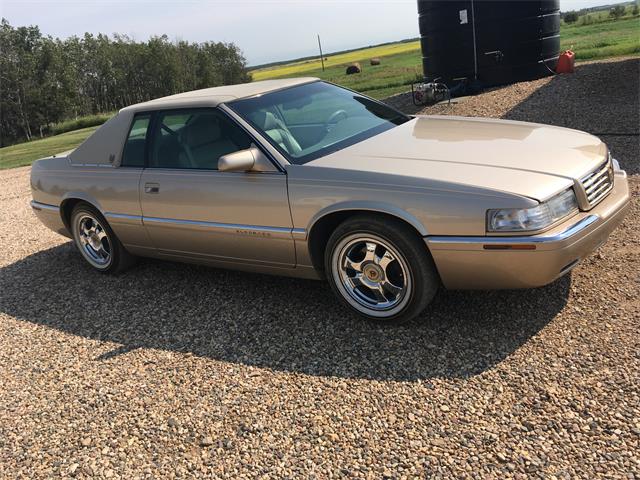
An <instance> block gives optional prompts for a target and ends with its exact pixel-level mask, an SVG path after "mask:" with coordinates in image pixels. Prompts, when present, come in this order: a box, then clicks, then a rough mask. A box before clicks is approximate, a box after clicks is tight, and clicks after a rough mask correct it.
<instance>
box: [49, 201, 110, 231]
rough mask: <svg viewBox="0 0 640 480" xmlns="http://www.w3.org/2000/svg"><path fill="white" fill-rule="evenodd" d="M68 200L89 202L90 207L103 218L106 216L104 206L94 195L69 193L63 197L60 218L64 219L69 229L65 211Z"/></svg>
mask: <svg viewBox="0 0 640 480" xmlns="http://www.w3.org/2000/svg"><path fill="white" fill-rule="evenodd" d="M68 200H82V201H84V202H87V203H88V204H89V205H91V206H93V207H95V208H97V209H98V211H99V212H100V213H101V214H102V215H103V216H104V215H105V211H104V209H103V208H102V205H101V204H100V202H99V201H98V200H97V199H96V198H95V197H94V196H93V195H89V194H88V193H86V192H67V193H65V194H64V195H63V196H62V200H61V201H60V216H61V217H62V220H63V221H64V223H65V225H66V226H67V228H69V225H67V221H66V220H65V218H64V213H63V211H64V205H65V203H67V201H68Z"/></svg>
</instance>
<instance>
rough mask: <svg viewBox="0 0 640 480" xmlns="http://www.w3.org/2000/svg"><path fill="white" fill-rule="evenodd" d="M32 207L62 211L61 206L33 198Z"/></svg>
mask: <svg viewBox="0 0 640 480" xmlns="http://www.w3.org/2000/svg"><path fill="white" fill-rule="evenodd" d="M31 208H33V209H34V210H47V211H50V212H56V213H57V212H59V211H60V207H56V206H55V205H49V204H47V203H40V202H36V201H35V200H31Z"/></svg>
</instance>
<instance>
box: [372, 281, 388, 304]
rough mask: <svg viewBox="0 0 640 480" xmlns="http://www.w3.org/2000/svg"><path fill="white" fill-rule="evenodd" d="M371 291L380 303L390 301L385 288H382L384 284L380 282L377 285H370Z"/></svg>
mask: <svg viewBox="0 0 640 480" xmlns="http://www.w3.org/2000/svg"><path fill="white" fill-rule="evenodd" d="M369 291H370V292H371V293H373V296H374V297H375V298H376V301H377V302H378V303H386V302H388V300H387V297H385V295H384V289H383V288H382V284H378V285H376V286H375V287H369Z"/></svg>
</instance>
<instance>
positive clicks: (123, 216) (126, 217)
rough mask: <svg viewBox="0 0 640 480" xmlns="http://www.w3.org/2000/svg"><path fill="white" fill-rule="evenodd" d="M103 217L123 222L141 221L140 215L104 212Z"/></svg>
mask: <svg viewBox="0 0 640 480" xmlns="http://www.w3.org/2000/svg"><path fill="white" fill-rule="evenodd" d="M104 216H105V217H106V218H116V219H123V220H142V217H141V216H140V215H127V214H125V213H111V212H106V213H105V214H104Z"/></svg>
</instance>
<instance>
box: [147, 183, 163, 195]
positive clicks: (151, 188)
mask: <svg viewBox="0 0 640 480" xmlns="http://www.w3.org/2000/svg"><path fill="white" fill-rule="evenodd" d="M158 192H160V184H159V183H145V184H144V193H158Z"/></svg>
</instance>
